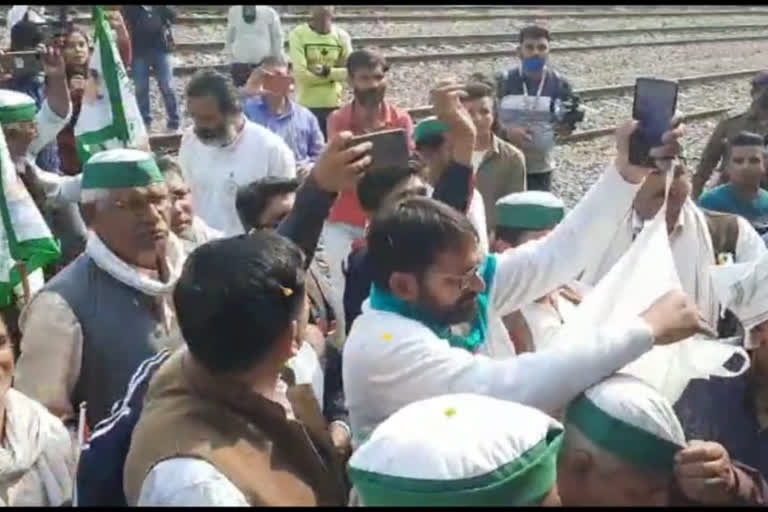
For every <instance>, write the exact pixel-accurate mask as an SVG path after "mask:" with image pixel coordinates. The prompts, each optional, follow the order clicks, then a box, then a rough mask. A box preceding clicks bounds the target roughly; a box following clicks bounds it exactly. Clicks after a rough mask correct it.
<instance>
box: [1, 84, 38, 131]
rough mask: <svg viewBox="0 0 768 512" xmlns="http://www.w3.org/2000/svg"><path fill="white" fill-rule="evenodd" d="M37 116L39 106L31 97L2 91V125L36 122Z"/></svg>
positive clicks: (5, 90) (6, 90)
mask: <svg viewBox="0 0 768 512" xmlns="http://www.w3.org/2000/svg"><path fill="white" fill-rule="evenodd" d="M36 114H37V105H35V100H33V99H32V97H31V96H29V95H27V94H23V93H20V92H16V91H11V90H8V89H0V123H2V124H5V123H18V122H23V121H34V120H35V115H36Z"/></svg>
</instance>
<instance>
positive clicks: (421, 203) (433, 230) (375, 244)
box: [367, 197, 477, 290]
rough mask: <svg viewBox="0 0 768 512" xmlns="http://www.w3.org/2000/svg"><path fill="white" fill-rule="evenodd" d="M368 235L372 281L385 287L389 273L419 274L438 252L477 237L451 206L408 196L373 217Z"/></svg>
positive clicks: (386, 287)
mask: <svg viewBox="0 0 768 512" xmlns="http://www.w3.org/2000/svg"><path fill="white" fill-rule="evenodd" d="M367 239H368V257H369V258H370V261H371V269H372V271H373V272H372V278H373V282H374V283H375V284H376V286H378V287H380V288H381V289H383V290H388V289H389V277H390V276H391V275H392V273H394V272H410V273H414V274H417V275H422V274H423V273H424V272H425V271H426V270H427V268H428V267H429V266H430V265H432V264H433V263H435V259H436V258H437V255H438V254H439V253H441V252H443V251H446V250H459V249H461V248H462V246H463V245H464V244H466V243H467V242H468V241H469V240H474V241H477V233H476V231H475V228H474V227H473V226H472V224H470V222H469V220H467V217H466V215H463V214H461V213H459V212H458V211H457V210H454V209H453V208H451V207H450V206H448V205H446V204H443V203H441V202H440V201H436V200H434V199H432V198H428V197H407V198H405V199H403V200H401V201H398V202H396V203H395V204H394V205H392V206H391V207H386V208H384V209H383V210H381V211H380V212H379V213H378V214H377V215H376V216H375V217H374V219H373V221H372V222H371V225H370V226H369V229H368V237H367Z"/></svg>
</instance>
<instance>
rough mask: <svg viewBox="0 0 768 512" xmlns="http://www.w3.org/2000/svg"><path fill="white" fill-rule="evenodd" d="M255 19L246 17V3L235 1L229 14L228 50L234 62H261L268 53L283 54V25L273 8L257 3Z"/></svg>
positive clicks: (278, 55)
mask: <svg viewBox="0 0 768 512" xmlns="http://www.w3.org/2000/svg"><path fill="white" fill-rule="evenodd" d="M255 7H256V19H255V20H253V23H246V22H245V20H243V6H242V5H233V6H232V7H230V8H229V13H228V14H227V39H226V52H227V53H228V54H229V55H230V56H231V57H232V62H240V63H247V64H258V63H259V62H261V61H262V60H263V59H264V58H265V57H268V56H273V57H278V58H279V57H282V55H283V28H282V26H281V25H280V16H279V15H278V14H277V11H275V10H274V9H273V8H271V7H268V6H266V5H257V6H255Z"/></svg>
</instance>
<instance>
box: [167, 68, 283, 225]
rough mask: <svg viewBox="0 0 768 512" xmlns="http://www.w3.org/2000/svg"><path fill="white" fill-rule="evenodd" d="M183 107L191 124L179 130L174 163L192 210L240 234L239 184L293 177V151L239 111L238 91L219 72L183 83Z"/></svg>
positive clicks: (209, 220)
mask: <svg viewBox="0 0 768 512" xmlns="http://www.w3.org/2000/svg"><path fill="white" fill-rule="evenodd" d="M187 109H188V110H189V112H190V115H191V116H192V118H193V119H194V120H195V125H194V126H192V127H190V128H188V129H187V130H186V131H185V132H184V135H183V136H182V139H181V147H180V148H179V163H180V164H181V171H182V174H183V176H184V180H185V181H186V182H187V184H188V185H189V188H190V189H191V191H192V202H193V203H194V207H195V212H197V215H199V216H200V218H202V219H203V220H204V221H205V222H206V223H207V224H208V225H209V226H210V227H212V228H213V229H216V230H218V231H222V232H223V233H224V234H225V235H226V236H235V235H240V234H242V233H244V230H243V225H242V223H241V222H240V218H239V217H238V215H237V210H236V209H235V196H236V194H237V189H238V187H240V186H243V185H247V184H249V183H252V182H254V181H256V180H259V179H262V178H265V177H267V176H278V177H284V178H293V177H295V176H296V162H295V160H294V157H293V152H292V151H291V150H290V148H289V147H288V146H287V145H286V144H285V142H283V139H281V138H280V137H279V136H277V135H275V134H274V133H272V132H270V131H269V130H267V129H266V128H264V127H262V126H259V125H257V124H255V123H252V122H250V121H248V120H247V119H246V118H245V116H243V113H242V108H241V104H240V98H239V95H238V94H237V91H235V89H234V88H233V87H232V85H231V84H230V83H228V82H227V80H226V78H224V76H223V75H220V74H218V73H215V72H213V71H208V72H204V73H202V74H201V75H199V76H195V77H194V78H193V79H192V81H190V83H189V85H188V86H187Z"/></svg>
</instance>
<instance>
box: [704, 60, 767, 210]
mask: <svg viewBox="0 0 768 512" xmlns="http://www.w3.org/2000/svg"><path fill="white" fill-rule="evenodd" d="M751 83H752V90H751V93H750V94H751V96H752V104H751V105H750V107H749V109H748V110H747V111H746V112H744V113H742V114H739V115H737V116H734V117H730V118H728V119H725V120H723V121H720V123H719V124H718V125H717V127H715V131H714V132H713V133H712V136H711V137H710V138H709V141H708V142H707V145H706V146H705V147H704V151H703V152H702V154H701V159H700V160H699V167H698V169H696V174H695V175H694V177H693V198H694V199H696V198H698V197H699V196H700V195H701V193H702V192H703V191H704V185H706V183H707V181H709V178H710V177H711V176H712V171H714V170H715V169H716V168H717V170H718V171H719V172H720V177H719V182H718V184H722V183H725V182H727V181H728V170H727V169H726V168H725V167H726V166H727V164H728V160H727V155H726V150H727V148H728V143H729V142H730V141H732V140H733V139H734V138H735V137H736V136H737V135H738V134H739V133H740V132H743V131H747V132H752V133H756V134H758V135H761V136H763V137H765V136H767V135H768V71H761V72H760V73H758V74H757V75H755V76H754V77H753V78H752V82H751ZM762 187H763V188H764V189H768V178H766V177H763V181H762Z"/></svg>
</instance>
